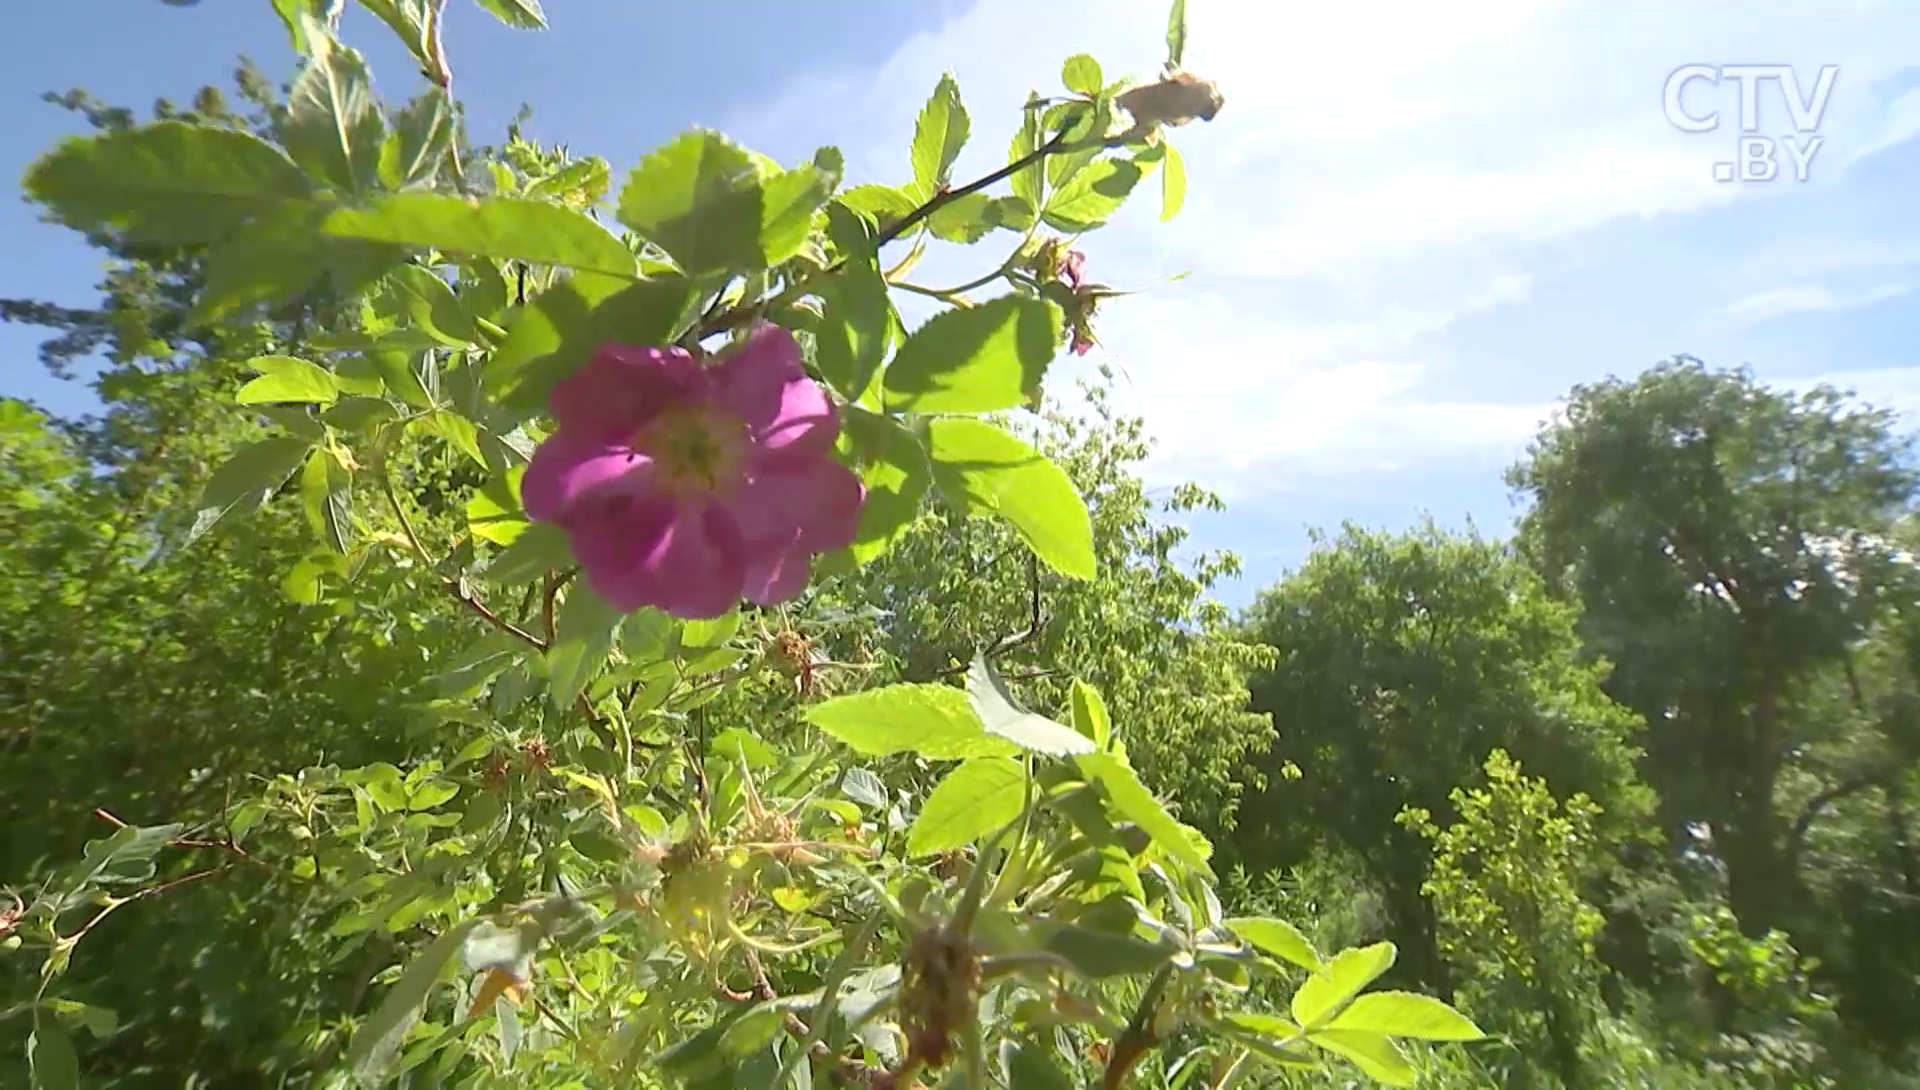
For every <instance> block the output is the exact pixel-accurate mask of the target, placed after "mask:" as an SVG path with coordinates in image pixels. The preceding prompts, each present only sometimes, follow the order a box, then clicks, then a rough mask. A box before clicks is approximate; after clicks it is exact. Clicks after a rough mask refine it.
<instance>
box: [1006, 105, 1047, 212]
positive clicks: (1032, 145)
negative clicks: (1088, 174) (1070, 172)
mask: <svg viewBox="0 0 1920 1090" xmlns="http://www.w3.org/2000/svg"><path fill="white" fill-rule="evenodd" d="M1039 150H1040V111H1039V110H1038V109H1035V108H1033V107H1031V106H1029V107H1028V108H1027V109H1026V111H1025V112H1024V113H1022V114H1021V116H1020V131H1019V132H1016V133H1014V134H1013V146H1012V147H1010V148H1008V149H1007V163H1008V165H1012V164H1014V163H1017V162H1019V161H1020V160H1022V159H1025V158H1026V157H1027V156H1029V155H1032V154H1033V153H1034V152H1036V151H1039ZM1046 178H1047V175H1046V172H1045V170H1044V169H1042V165H1041V164H1040V163H1034V164H1032V165H1030V166H1025V167H1022V168H1020V169H1019V170H1017V171H1015V172H1014V174H1013V177H1012V178H1011V179H1010V181H1011V183H1012V187H1013V195H1014V196H1016V197H1018V198H1020V199H1021V200H1023V201H1025V202H1027V207H1028V209H1029V210H1032V209H1037V208H1039V207H1040V195H1041V191H1042V189H1043V188H1044V187H1045V184H1046Z"/></svg>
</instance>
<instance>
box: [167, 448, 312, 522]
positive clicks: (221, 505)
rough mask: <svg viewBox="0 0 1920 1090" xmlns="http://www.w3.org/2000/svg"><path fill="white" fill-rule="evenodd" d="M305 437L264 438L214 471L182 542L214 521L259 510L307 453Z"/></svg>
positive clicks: (242, 450) (201, 495)
mask: <svg viewBox="0 0 1920 1090" xmlns="http://www.w3.org/2000/svg"><path fill="white" fill-rule="evenodd" d="M307 450H308V444H307V443H306V441H305V440H301V439H293V438H289V437H286V436H282V437H279V438H274V439H263V440H261V441H260V442H257V443H251V444H249V445H247V446H244V447H241V448H240V449H239V450H237V451H235V452H234V453H233V456H232V457H231V458H228V459H227V461H226V463H225V464H223V465H222V466H221V467H220V468H219V469H216V470H214V471H213V476H212V477H210V478H208V480H207V487H206V489H205V490H204V491H203V492H202V493H201V494H200V505H199V509H198V511H197V512H196V514H195V516H194V521H193V526H192V528H191V529H189V530H188V531H187V537H186V540H185V541H184V542H182V545H183V546H184V545H190V544H192V543H193V542H195V541H197V540H199V539H200V538H201V537H202V536H203V535H205V534H206V532H207V531H208V530H211V529H213V526H214V524H215V523H217V522H219V521H220V520H221V519H223V518H225V517H226V516H227V515H229V514H232V513H235V512H238V513H239V514H242V515H246V514H251V513H253V512H254V511H258V510H259V509H260V508H261V507H262V506H263V505H264V504H265V503H266V502H267V499H268V498H269V497H271V496H272V495H273V493H274V492H275V491H276V490H278V489H279V487H280V486H281V485H283V484H285V483H287V478H288V477H291V476H293V471H294V470H296V469H298V468H299V467H300V462H301V460H302V459H304V458H305V457H306V456H307Z"/></svg>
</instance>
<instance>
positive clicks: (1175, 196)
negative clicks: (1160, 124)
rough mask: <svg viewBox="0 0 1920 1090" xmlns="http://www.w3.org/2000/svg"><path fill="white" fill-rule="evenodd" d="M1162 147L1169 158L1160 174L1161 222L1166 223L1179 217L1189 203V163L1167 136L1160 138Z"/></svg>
mask: <svg viewBox="0 0 1920 1090" xmlns="http://www.w3.org/2000/svg"><path fill="white" fill-rule="evenodd" d="M1160 146H1161V147H1163V148H1165V149H1166V158H1167V165H1166V168H1165V169H1164V170H1162V171H1161V172H1160V222H1161V223H1165V222H1167V221H1168V220H1170V219H1172V218H1173V217H1175V216H1177V215H1179V214H1180V208H1181V206H1182V205H1184V204H1186V203H1187V161H1186V160H1185V159H1182V158H1181V157H1180V149H1179V148H1176V147H1174V146H1173V144H1172V143H1171V142H1169V141H1168V140H1167V138H1166V137H1165V136H1162V137H1161V138H1160Z"/></svg>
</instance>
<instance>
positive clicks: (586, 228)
mask: <svg viewBox="0 0 1920 1090" xmlns="http://www.w3.org/2000/svg"><path fill="white" fill-rule="evenodd" d="M326 230H327V233H329V234H332V235H336V236H339V237H341V238H357V239H364V240H368V241H372V242H387V243H394V244H397V245H402V246H411V247H414V248H416V249H429V248H430V249H436V250H445V251H448V252H452V253H459V254H466V255H471V256H477V257H493V258H502V259H518V260H521V261H530V262H533V263H535V264H539V265H565V266H567V267H568V268H573V269H584V270H586V271H588V272H597V273H606V274H608V275H610V276H624V277H627V278H629V279H631V278H632V277H633V276H634V275H635V267H634V259H633V254H632V253H631V252H629V251H628V249H627V247H626V245H625V244H623V243H622V242H621V241H620V240H619V239H617V238H615V237H613V236H612V235H610V234H608V233H607V231H606V229H605V228H603V227H601V226H600V225H599V224H598V223H595V222H594V221H593V218H592V217H591V216H588V215H587V214H585V213H584V212H575V211H574V210H572V209H570V208H563V207H561V206H560V205H557V204H549V203H547V202H546V201H535V200H523V199H518V198H513V197H495V198H491V199H489V200H485V201H471V200H466V199H464V198H461V197H455V196H451V195H449V194H444V193H427V192H412V193H390V194H387V195H385V196H382V197H379V198H377V199H375V200H374V201H373V202H372V203H371V204H369V205H366V206H365V207H361V208H342V209H340V210H339V211H336V212H334V213H333V214H332V215H330V216H328V217H327V221H326Z"/></svg>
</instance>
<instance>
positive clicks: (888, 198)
mask: <svg viewBox="0 0 1920 1090" xmlns="http://www.w3.org/2000/svg"><path fill="white" fill-rule="evenodd" d="M833 203H835V204H839V205H844V206H845V207H846V208H848V209H849V210H851V211H854V212H858V213H860V214H861V215H863V216H866V217H867V218H869V219H871V220H873V221H874V222H875V223H876V224H878V225H879V226H881V227H886V226H888V225H890V224H893V223H896V222H898V221H900V220H903V219H905V218H907V217H908V216H910V215H912V214H913V210H914V208H916V207H917V206H918V205H919V202H918V201H916V200H914V199H913V197H912V196H910V195H909V194H907V193H903V192H901V191H900V190H898V189H895V188H894V187H893V186H889V185H857V186H854V187H853V188H852V189H849V190H847V191H846V192H844V193H841V194H840V195H839V196H837V197H835V198H834V199H833Z"/></svg>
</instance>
